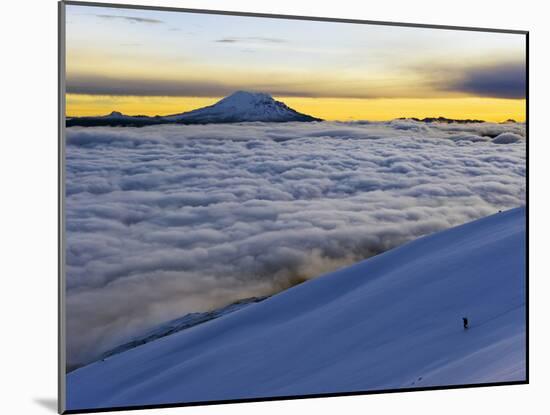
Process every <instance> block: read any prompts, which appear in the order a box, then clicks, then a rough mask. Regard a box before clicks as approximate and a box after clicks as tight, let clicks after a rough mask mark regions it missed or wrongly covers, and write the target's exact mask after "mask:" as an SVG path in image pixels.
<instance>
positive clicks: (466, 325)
mask: <svg viewBox="0 0 550 415" xmlns="http://www.w3.org/2000/svg"><path fill="white" fill-rule="evenodd" d="M462 322H463V323H464V330H466V329H467V328H468V318H467V317H462Z"/></svg>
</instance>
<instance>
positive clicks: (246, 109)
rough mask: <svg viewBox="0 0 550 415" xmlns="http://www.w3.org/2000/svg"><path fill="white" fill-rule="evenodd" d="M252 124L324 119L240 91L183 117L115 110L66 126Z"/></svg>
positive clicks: (69, 121)
mask: <svg viewBox="0 0 550 415" xmlns="http://www.w3.org/2000/svg"><path fill="white" fill-rule="evenodd" d="M251 121H262V122H290V121H321V119H319V118H315V117H312V116H310V115H306V114H302V113H300V112H298V111H295V110H293V109H292V108H290V107H288V106H287V105H286V104H285V103H283V102H281V101H276V100H275V99H273V98H272V97H271V96H270V95H268V94H265V93H262V92H247V91H237V92H234V93H233V94H231V95H229V96H227V97H225V98H223V99H221V100H220V101H218V102H217V103H215V104H214V105H210V106H208V107H204V108H198V109H196V110H193V111H189V112H183V113H181V114H174V115H167V116H158V115H157V116H155V117H147V116H143V115H138V116H131V115H124V114H121V113H120V112H116V111H113V112H112V113H111V114H109V115H105V116H99V117H72V118H68V119H67V121H66V123H67V127H71V126H76V125H80V126H100V125H110V126H144V125H155V124H168V123H180V124H218V123H235V122H251Z"/></svg>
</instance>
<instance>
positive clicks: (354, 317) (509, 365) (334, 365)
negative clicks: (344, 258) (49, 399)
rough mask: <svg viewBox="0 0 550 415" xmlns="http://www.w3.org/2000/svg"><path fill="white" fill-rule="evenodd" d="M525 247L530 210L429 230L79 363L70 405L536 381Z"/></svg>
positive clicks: (69, 389) (73, 375) (69, 379)
mask: <svg viewBox="0 0 550 415" xmlns="http://www.w3.org/2000/svg"><path fill="white" fill-rule="evenodd" d="M524 252H525V209H524V208H517V209H513V210H510V211H507V212H503V213H498V214H495V215H493V216H490V217H487V218H483V219H481V220H478V221H475V222H471V223H468V224H465V225H462V226H459V227H456V228H452V229H449V230H446V231H442V232H439V233H436V234H433V235H431V236H428V237H424V238H421V239H418V240H415V241H413V242H411V243H408V244H406V245H403V246H401V247H399V248H396V249H393V250H391V251H388V252H386V253H384V254H381V255H378V256H376V257H373V258H370V259H368V260H365V261H362V262H360V263H357V264H355V265H352V266H350V267H348V268H344V269H341V270H339V271H336V272H333V273H330V274H327V275H324V276H321V277H319V278H317V279H314V280H310V281H308V282H305V283H303V284H301V285H298V286H296V287H293V288H291V289H289V290H286V291H284V292H282V293H280V294H278V295H275V296H272V297H270V298H268V299H266V300H265V301H262V302H260V303H257V304H253V305H251V306H248V307H246V308H244V309H242V310H239V311H236V312H234V313H231V314H228V315H226V316H222V317H220V318H217V319H215V320H212V321H209V322H206V323H204V324H201V325H199V326H195V327H192V328H190V329H188V330H185V331H182V332H179V333H176V334H173V335H170V336H167V337H164V338H162V339H159V340H156V341H153V342H151V343H148V344H146V345H143V346H141V347H137V348H134V349H132V350H129V351H126V352H124V353H121V354H118V355H115V356H112V357H110V358H108V359H106V360H105V361H104V362H97V363H94V364H91V365H88V366H86V367H83V368H81V369H78V370H76V371H74V372H72V373H70V374H69V375H67V396H68V401H67V405H68V408H69V409H78V408H93V407H102V406H126V405H144V404H162V403H174V402H192V401H205V400H220V399H223V400H225V399H239V398H252V397H268V396H290V395H303V394H318V393H333V392H346V391H366V390H375V389H388V388H407V387H426V386H434V385H451V384H463V383H484V382H497V381H512V380H523V379H524V377H525V348H524V345H525V305H524V297H525V291H524V290H525V289H524V269H525V255H524ZM462 316H467V317H468V318H469V319H470V322H471V328H470V329H469V330H467V331H465V330H463V328H462V320H461V318H462Z"/></svg>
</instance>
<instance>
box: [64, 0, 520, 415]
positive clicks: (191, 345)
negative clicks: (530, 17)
mask: <svg viewBox="0 0 550 415" xmlns="http://www.w3.org/2000/svg"><path fill="white" fill-rule="evenodd" d="M527 38H528V33H527V32H523V31H512V30H500V29H498V30H497V29H481V28H464V27H446V26H428V25H422V24H402V23H388V22H370V21H358V20H344V19H332V18H312V17H299V16H280V15H262V14H247V13H234V12H221V11H205V10H188V9H171V8H153V7H145V6H124V5H112V4H105V5H100V4H97V3H91V4H87V3H81V2H62V3H60V140H61V141H60V152H61V154H60V189H61V193H60V379H59V386H60V411H61V412H65V413H77V412H87V411H98V410H117V409H137V408H154V407H167V406H182V405H196V404H213V403H225V402H243V401H261V400H273V399H292V398H308V397H319V396H339V395H350V394H368V393H375V392H376V393H379V392H388V391H392V392H395V391H415V390H426V389H441V388H451V387H465V386H473V385H480V386H482V385H485V386H487V385H504V384H520V383H527V381H528V367H527V361H528V355H527V347H526V346H527V339H528V336H527V329H528V327H527V311H528V303H527V294H528V293H527V287H528V285H527V282H528V279H527V272H526V265H527V245H526V244H527V238H526V224H527V180H526V178H527V142H528V138H527V132H528V124H527V59H526V57H527Z"/></svg>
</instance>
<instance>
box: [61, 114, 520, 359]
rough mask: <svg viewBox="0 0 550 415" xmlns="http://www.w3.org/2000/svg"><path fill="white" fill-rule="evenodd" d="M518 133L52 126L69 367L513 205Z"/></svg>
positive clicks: (505, 128)
mask: <svg viewBox="0 0 550 415" xmlns="http://www.w3.org/2000/svg"><path fill="white" fill-rule="evenodd" d="M524 136H525V126H524V124H489V123H483V124H468V125H454V124H424V123H417V122H414V121H408V120H399V121H393V122H389V123H370V122H355V123H337V122H320V123H288V124H275V125H274V124H264V123H249V124H240V125H207V126H198V125H191V126H183V125H164V126H153V127H145V128H109V127H95V128H80V127H72V128H69V129H68V130H67V151H66V154H67V169H66V171H67V174H66V177H67V179H66V223H67V251H66V257H67V331H68V337H67V351H68V363H69V366H70V367H74V366H75V365H80V364H84V363H87V362H89V361H91V360H93V359H95V358H97V356H98V355H99V354H100V353H101V352H103V351H105V350H106V349H109V348H110V347H113V346H114V345H116V344H119V343H121V342H123V341H125V340H127V339H128V338H129V337H131V336H133V335H136V334H139V333H142V332H143V331H145V330H147V329H150V328H151V327H152V326H154V325H156V324H159V323H161V322H163V321H166V320H168V319H171V318H175V317H179V316H181V315H183V314H185V313H187V312H191V311H201V310H206V309H210V308H213V307H217V306H220V305H223V304H227V303H229V302H231V301H234V300H237V299H239V298H243V297H248V296H253V295H266V294H271V293H274V292H277V291H279V290H281V289H284V288H287V287H289V286H292V285H294V284H296V283H298V282H301V281H304V280H307V279H309V278H313V277H315V276H318V275H320V274H322V273H325V272H328V271H331V270H334V269H336V268H338V267H342V266H345V265H348V264H351V263H353V262H356V261H358V260H361V259H363V258H366V257H369V256H372V255H375V254H377V253H380V252H383V251H385V250H387V249H389V248H392V247H395V246H397V245H400V244H402V243H404V242H406V241H409V240H412V239H415V238H418V237H420V236H422V235H426V234H429V233H432V232H436V231H439V230H442V229H445V228H448V227H450V226H454V225H457V224H460V223H464V222H467V221H471V220H473V219H476V218H479V217H482V216H486V215H489V214H492V213H495V212H496V211H497V210H499V209H508V208H512V207H516V206H519V205H522V204H524V202H525V138H524Z"/></svg>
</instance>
